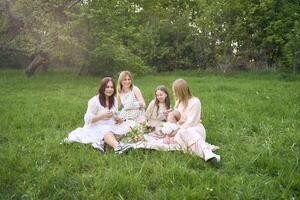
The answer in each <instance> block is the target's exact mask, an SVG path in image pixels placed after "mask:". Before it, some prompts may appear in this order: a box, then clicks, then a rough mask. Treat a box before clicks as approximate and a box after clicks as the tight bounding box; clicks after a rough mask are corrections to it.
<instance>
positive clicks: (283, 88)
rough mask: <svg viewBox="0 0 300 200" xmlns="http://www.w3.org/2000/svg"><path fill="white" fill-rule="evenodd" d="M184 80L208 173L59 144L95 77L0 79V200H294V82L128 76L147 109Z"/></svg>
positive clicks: (299, 141)
mask: <svg viewBox="0 0 300 200" xmlns="http://www.w3.org/2000/svg"><path fill="white" fill-rule="evenodd" d="M176 78H184V79H186V80H187V81H188V83H189V84H190V86H191V89H192V92H193V94H194V95H195V96H197V97H199V98H200V100H201V102H202V119H203V124H204V126H205V127H206V129H207V140H208V142H210V143H212V144H216V145H219V146H220V150H218V154H220V155H221V156H222V166H221V168H220V169H215V168H213V167H212V166H210V165H209V164H207V163H205V162H204V161H203V160H201V159H200V158H198V157H196V156H193V155H189V154H184V153H182V152H158V151H150V150H133V151H131V152H129V153H128V154H126V155H114V154H113V152H112V151H109V152H107V153H105V154H102V155H100V154H99V153H98V152H96V151H95V150H93V149H92V148H91V146H90V145H82V144H77V143H76V144H60V142H61V141H62V139H63V138H64V137H66V136H67V134H68V133H69V132H70V131H72V130H73V129H75V128H77V127H80V126H82V125H83V115H84V113H85V111H86V107H87V101H88V99H89V98H91V97H92V96H93V95H95V94H96V92H97V89H98V85H99V80H100V78H99V77H91V76H81V77H76V76H74V75H73V74H71V73H66V72H62V73H58V72H49V73H47V74H42V73H39V74H36V75H35V76H34V77H33V78H31V79H27V78H26V77H25V76H24V74H23V72H20V71H11V70H2V71H0V152H1V153H0V162H1V167H0V199H299V198H300V165H299V156H300V149H299V145H300V128H299V125H300V76H299V75H298V76H297V75H292V74H274V73H230V74H215V73H207V72H195V71H193V72H177V73H165V74H158V75H155V76H144V77H137V78H136V79H135V83H136V85H138V86H139V87H140V89H141V90H142V92H143V95H144V97H145V99H146V101H147V102H150V100H151V99H152V98H153V90H154V88H155V87H156V86H157V85H159V84H166V85H167V86H168V88H169V91H170V92H171V87H170V86H171V84H172V82H173V81H174V80H175V79H176Z"/></svg>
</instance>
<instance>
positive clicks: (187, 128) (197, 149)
mask: <svg viewBox="0 0 300 200" xmlns="http://www.w3.org/2000/svg"><path fill="white" fill-rule="evenodd" d="M176 109H177V110H178V111H179V112H180V113H181V120H180V121H184V123H183V124H181V125H180V127H179V130H178V132H177V134H176V135H175V137H174V143H173V144H169V145H168V144H163V140H162V139H157V138H155V137H152V136H151V135H145V140H146V141H145V142H143V143H139V144H137V145H136V148H149V149H157V150H165V151H172V150H182V151H189V152H191V153H193V154H196V155H198V156H200V157H201V158H203V157H204V152H208V151H210V152H211V151H212V150H214V149H216V146H214V145H210V144H208V143H206V142H205V139H206V133H205V128H204V126H203V125H202V123H201V118H200V117H201V116H200V114H201V103H200V101H199V99H198V98H196V97H192V98H191V99H189V101H188V104H187V107H186V108H185V107H184V106H183V104H181V103H180V104H179V105H178V107H177V108H176Z"/></svg>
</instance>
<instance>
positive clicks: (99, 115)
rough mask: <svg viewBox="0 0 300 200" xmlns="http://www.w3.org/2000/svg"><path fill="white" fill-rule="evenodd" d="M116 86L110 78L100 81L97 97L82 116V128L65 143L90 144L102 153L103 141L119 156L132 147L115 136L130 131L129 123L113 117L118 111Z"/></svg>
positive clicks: (72, 133) (69, 136)
mask: <svg viewBox="0 0 300 200" xmlns="http://www.w3.org/2000/svg"><path fill="white" fill-rule="evenodd" d="M115 95H116V86H115V83H114V81H113V80H112V79H111V78H110V77H106V78H104V79H102V81H101V85H100V88H99V90H98V95H96V96H94V97H93V98H91V99H90V100H89V102H88V108H87V111H86V114H85V115H84V122H85V123H84V127H82V128H77V129H75V130H74V131H72V132H71V133H70V134H69V135H68V137H67V138H66V139H65V140H64V141H65V142H80V143H92V146H93V147H94V148H96V149H97V150H99V151H101V152H104V146H103V141H104V142H105V143H107V144H108V145H110V146H112V147H113V148H114V150H115V153H117V154H119V153H122V152H124V151H127V150H128V149H130V148H132V146H130V145H128V144H121V143H119V142H118V141H117V140H116V137H115V136H116V135H124V134H126V133H127V132H128V131H129V130H130V126H131V124H130V121H128V122H123V121H124V120H123V119H122V118H120V117H118V116H116V115H115V113H116V111H117V109H118V103H117V99H116V97H115Z"/></svg>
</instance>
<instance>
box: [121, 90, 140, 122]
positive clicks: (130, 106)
mask: <svg viewBox="0 0 300 200" xmlns="http://www.w3.org/2000/svg"><path fill="white" fill-rule="evenodd" d="M119 96H120V100H121V104H122V106H123V108H122V110H121V112H120V116H121V117H123V118H124V119H126V120H133V121H135V122H136V123H138V124H139V123H141V122H144V121H145V119H146V118H145V110H144V109H141V108H140V102H139V101H138V100H137V98H136V96H135V95H134V92H133V90H130V91H129V92H125V93H124V92H122V93H120V94H119Z"/></svg>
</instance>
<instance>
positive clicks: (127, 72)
mask: <svg viewBox="0 0 300 200" xmlns="http://www.w3.org/2000/svg"><path fill="white" fill-rule="evenodd" d="M127 75H128V76H129V78H130V79H131V86H130V89H131V90H132V87H133V77H132V75H131V73H130V72H129V71H121V72H120V75H119V79H118V85H117V91H118V93H120V92H121V91H122V88H123V86H122V82H123V80H124V78H125V77H126V76H127Z"/></svg>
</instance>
